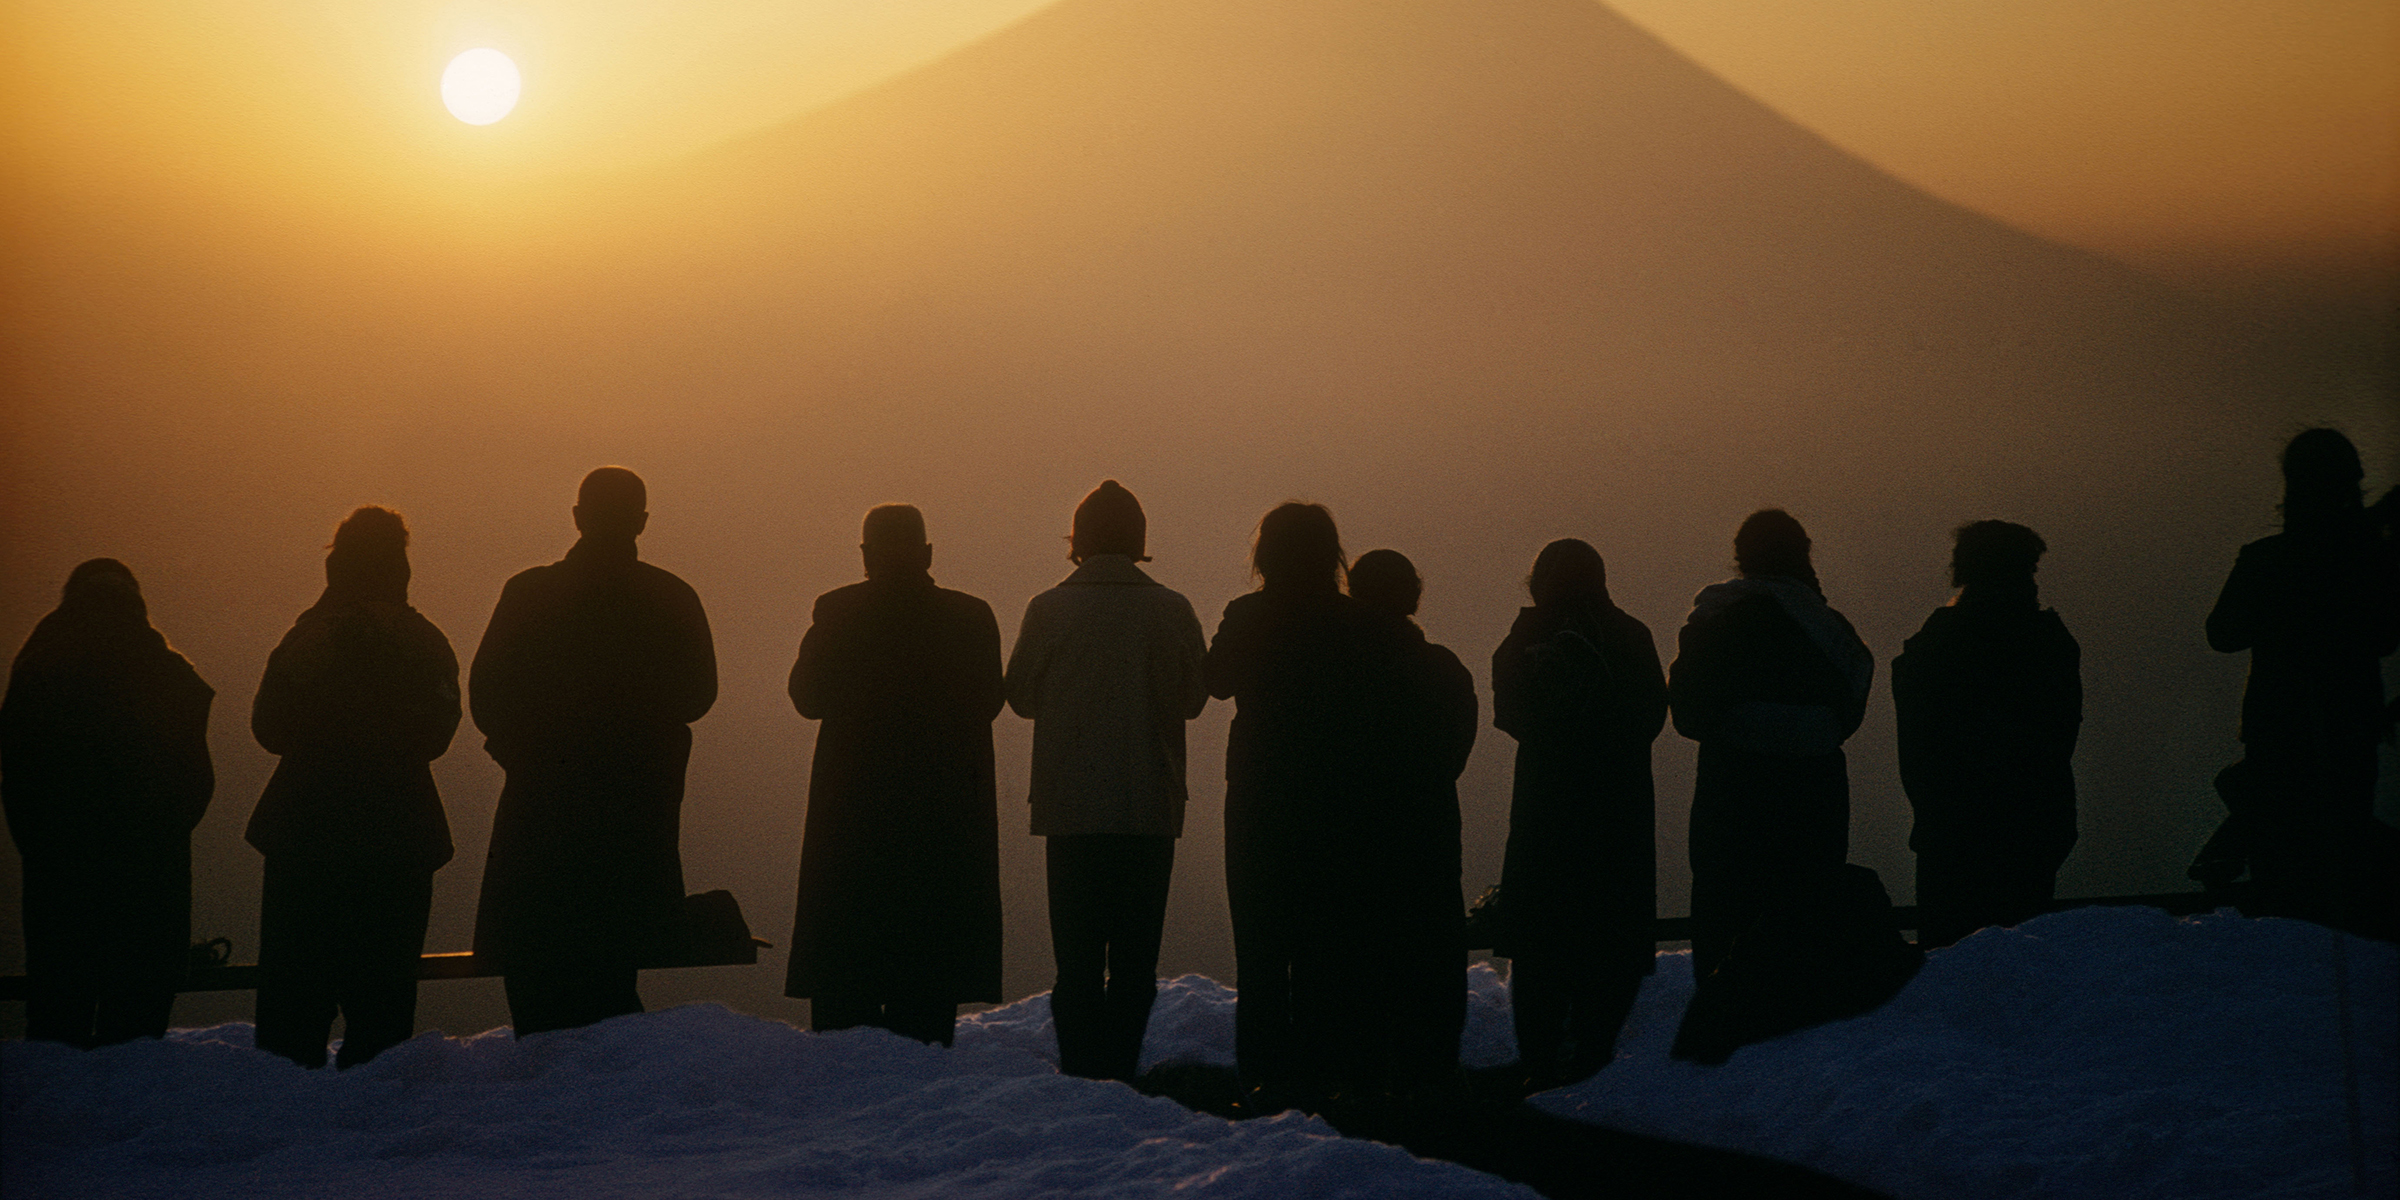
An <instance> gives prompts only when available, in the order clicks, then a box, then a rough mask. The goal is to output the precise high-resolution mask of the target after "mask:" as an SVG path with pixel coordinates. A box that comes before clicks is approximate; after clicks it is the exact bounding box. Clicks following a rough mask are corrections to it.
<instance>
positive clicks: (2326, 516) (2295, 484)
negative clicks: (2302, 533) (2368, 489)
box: [2283, 428, 2366, 529]
mask: <svg viewBox="0 0 2400 1200" xmlns="http://www.w3.org/2000/svg"><path fill="white" fill-rule="evenodd" d="M2365 478H2366V471H2365V470H2364V469H2363V468H2362V467H2361V466H2360V465H2359V461H2358V447H2356V446H2354V445H2351V444H2350V439H2349V438H2347V437H2345V436H2343V434H2342V431H2341V430H2338V429H2324V428H2318V429H2308V430H2303V431H2301V433H2300V434H2299V436H2297V437H2294V438H2293V439H2292V440H2291V441H2290V442H2289V443H2287V444H2285V446H2284V448H2283V527H2284V528H2285V529H2316V528H2322V527H2323V526H2326V525H2329V524H2332V523H2335V522H2338V521H2340V520H2341V519H2342V518H2344V517H2346V516H2348V515H2350V514H2352V513H2356V512H2358V511H2360V510H2361V509H2363V508H2365V507H2366V501H2365V498H2364V497H2363V496H2362V495H2361V493H2360V491H2359V483H2360V481H2362V480H2364V479H2365Z"/></svg>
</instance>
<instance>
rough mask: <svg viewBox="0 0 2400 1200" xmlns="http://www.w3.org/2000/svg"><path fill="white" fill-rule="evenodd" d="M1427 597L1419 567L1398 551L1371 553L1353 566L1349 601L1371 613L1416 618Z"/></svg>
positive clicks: (1361, 557) (1364, 555) (1359, 559)
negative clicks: (1420, 600)
mask: <svg viewBox="0 0 2400 1200" xmlns="http://www.w3.org/2000/svg"><path fill="white" fill-rule="evenodd" d="M1424 594H1425V583H1424V581H1423V580H1421V579H1419V578H1418V577H1417V565H1416V564H1415V563H1412V562H1410V561H1408V556H1407V555H1405V554H1402V553H1400V552H1399V551H1397V550H1369V551H1367V552H1366V553H1365V554H1361V555H1359V556H1358V561H1357V562H1354V563H1352V564H1350V598H1351V599H1353V600H1356V601H1358V602H1359V603H1360V604H1361V605H1364V606H1365V607H1366V608H1368V609H1369V610H1371V611H1374V612H1379V613H1383V614H1385V615H1387V616H1394V617H1413V616H1415V615H1417V600H1418V599H1419V598H1420V597H1422V596H1423V595H1424Z"/></svg>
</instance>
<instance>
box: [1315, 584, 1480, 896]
mask: <svg viewBox="0 0 2400 1200" xmlns="http://www.w3.org/2000/svg"><path fill="white" fill-rule="evenodd" d="M1374 625H1375V626H1377V628H1375V629H1374V630H1373V631H1372V632H1373V634H1374V636H1376V637H1377V638H1378V639H1379V640H1380V641H1381V642H1382V643H1383V652H1384V654H1385V655H1387V656H1388V658H1387V660H1386V663H1385V665H1384V672H1383V673H1384V674H1385V677H1386V678H1387V679H1388V681H1389V682H1388V683H1386V684H1385V685H1384V686H1383V687H1381V688H1379V689H1378V692H1379V693H1380V694H1379V699H1380V700H1381V702H1382V703H1381V708H1382V711H1381V713H1380V714H1378V715H1377V716H1376V718H1375V720H1374V724H1373V726H1372V727H1371V728H1370V729H1369V731H1368V736H1369V740H1370V745H1369V747H1368V750H1367V765H1366V770H1367V772H1368V773H1369V776H1370V778H1372V779H1374V780H1375V783H1374V784H1373V786H1372V787H1371V788H1369V789H1368V790H1367V791H1366V793H1365V795H1364V797H1363V799H1364V802H1365V810H1364V811H1363V812H1361V813H1360V814H1359V815H1358V817H1357V818H1356V820H1355V821H1354V823H1353V825H1352V838H1351V839H1345V840H1346V841H1347V840H1352V839H1355V844H1356V845H1358V846H1360V847H1361V848H1362V849H1363V850H1364V851H1365V853H1364V854H1363V855H1362V856H1361V857H1362V859H1363V862H1364V865H1365V868H1366V870H1367V871H1368V873H1369V874H1370V875H1375V874H1381V875H1384V876H1387V877H1389V878H1390V879H1392V880H1393V882H1394V883H1395V884H1398V885H1399V886H1401V887H1402V888H1404V889H1406V890H1405V891H1404V892H1403V893H1402V894H1415V895H1422V896H1425V897H1427V898H1428V899H1429V900H1430V901H1432V902H1434V906H1435V909H1436V911H1447V912H1449V915H1450V916H1452V917H1462V916H1463V912H1462V911H1461V908H1462V901H1461V898H1460V896H1459V890H1458V879H1459V815H1458V777H1459V774H1460V773H1461V772H1463V771H1465V770H1466V768H1467V756H1468V755H1469V754H1470V753H1471V752H1473V750H1474V748H1475V734H1476V733H1477V731H1478V730H1479V729H1480V728H1481V726H1482V721H1481V713H1480V712H1479V706H1478V704H1477V701H1476V698H1475V676H1474V675H1473V674H1471V673H1470V672H1468V670H1467V667H1466V664H1464V663H1462V662H1460V661H1458V655H1456V654H1453V653H1451V652H1450V650H1449V649H1448V648H1447V647H1444V646H1439V645H1435V644H1434V643H1432V642H1430V641H1427V640H1426V638H1425V632H1424V630H1422V629H1420V628H1418V626H1417V624H1416V622H1414V621H1411V620H1408V619H1406V618H1404V617H1386V618H1380V619H1378V620H1376V621H1375V622H1374ZM1402 879H1408V880H1411V881H1412V882H1410V883H1406V884H1401V883H1399V881H1400V880H1402ZM1395 899H1397V897H1395Z"/></svg>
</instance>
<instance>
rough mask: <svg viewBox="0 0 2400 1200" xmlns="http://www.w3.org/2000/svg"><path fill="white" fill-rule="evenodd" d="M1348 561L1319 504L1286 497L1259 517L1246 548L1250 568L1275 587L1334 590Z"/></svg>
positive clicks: (1329, 514)
mask: <svg viewBox="0 0 2400 1200" xmlns="http://www.w3.org/2000/svg"><path fill="white" fill-rule="evenodd" d="M1348 562H1349V559H1348V557H1347V556H1346V555H1344V554H1343V553H1342V538H1341V534H1340V532H1339V531H1337V530H1336V529H1335V528H1334V525H1333V513H1332V511H1331V510H1329V509H1327V508H1326V507H1325V506H1324V505H1322V504H1309V503H1306V502H1304V501H1299V500H1287V501H1285V502H1283V503H1282V504H1278V505H1276V506H1275V507H1274V508H1271V509H1269V510H1267V515H1266V516H1264V517H1261V518H1259V521H1258V536H1257V539H1256V540H1255V541H1253V542H1252V543H1251V547H1250V572H1251V574H1253V575H1256V576H1258V577H1259V578H1260V579H1261V580H1263V581H1265V583H1266V586H1267V587H1269V588H1271V589H1274V590H1276V591H1284V590H1287V589H1288V590H1296V591H1312V590H1324V591H1336V592H1338V591H1340V590H1341V587H1342V571H1343V568H1344V567H1345V566H1347V565H1348Z"/></svg>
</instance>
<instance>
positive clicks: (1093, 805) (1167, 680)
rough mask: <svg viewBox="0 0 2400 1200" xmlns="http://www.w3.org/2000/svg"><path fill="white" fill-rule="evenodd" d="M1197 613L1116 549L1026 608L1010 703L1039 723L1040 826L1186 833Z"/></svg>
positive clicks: (1044, 831) (1201, 649)
mask: <svg viewBox="0 0 2400 1200" xmlns="http://www.w3.org/2000/svg"><path fill="white" fill-rule="evenodd" d="M1207 652H1208V648H1207V645H1206V643H1205V642H1203V641H1202V640H1201V636H1200V619H1199V618H1198V617H1197V616H1195V615H1193V613H1192V606H1191V603H1190V602H1189V601H1187V600H1185V599H1184V598H1183V597H1182V596H1181V595H1180V594H1178V593H1176V592H1173V591H1170V590H1168V589H1167V588H1165V587H1162V586H1160V585H1159V584H1157V583H1155V582H1153V581H1152V580H1151V579H1150V577H1149V576H1148V575H1146V574H1144V573H1143V572H1142V569H1141V568H1140V567H1138V566H1135V565H1134V563H1133V560H1132V559H1130V558H1128V557H1126V556H1124V555H1121V554H1096V555H1093V556H1091V557H1089V558H1086V559H1085V560H1084V561H1083V563H1082V564H1081V565H1080V566H1078V567H1076V569H1075V572H1074V574H1072V575H1069V576H1068V577H1067V578H1066V580H1065V581H1064V582H1062V583H1060V584H1059V585H1058V586H1057V587H1054V588H1051V589H1050V590H1049V591H1046V592H1043V593H1042V594H1041V595H1038V596H1035V597H1034V598H1033V600H1032V602H1031V603H1029V604H1027V605H1026V606H1025V621H1024V624H1023V625H1022V626H1020V627H1019V629H1018V631H1017V642H1016V646H1015V647H1014V648H1013V649H1012V650H1011V651H1010V652H1009V658H1008V681H1007V688H1008V703H1009V707H1011V708H1013V709H1015V710H1016V713H1017V715H1018V716H1020V717H1027V718H1030V719H1031V720H1032V721H1033V786H1032V803H1033V832H1034V833H1035V834H1036V835H1037V836H1055V835H1072V834H1086V833H1116V834H1136V835H1143V836H1152V837H1175V836H1179V835H1180V834H1182V832H1183V810H1184V804H1185V801H1186V796H1187V794H1186V791H1185V787H1184V722H1186V721H1189V720H1191V719H1192V718H1193V717H1196V716H1199V715H1200V709H1201V707H1202V706H1203V705H1205V704H1207V703H1208V692H1207V689H1206V688H1205V687H1204V686H1203V684H1202V680H1201V675H1200V670H1201V661H1202V659H1203V658H1205V657H1206V655H1207Z"/></svg>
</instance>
